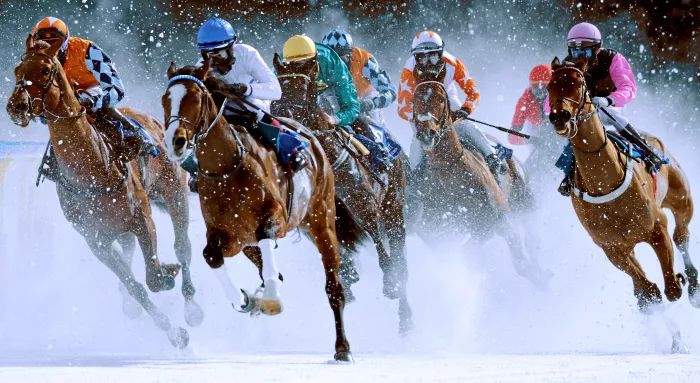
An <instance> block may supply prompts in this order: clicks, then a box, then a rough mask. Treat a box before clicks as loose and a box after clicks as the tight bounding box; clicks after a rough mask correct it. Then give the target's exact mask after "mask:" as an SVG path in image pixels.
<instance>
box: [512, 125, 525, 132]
mask: <svg viewBox="0 0 700 383" xmlns="http://www.w3.org/2000/svg"><path fill="white" fill-rule="evenodd" d="M510 130H515V131H516V132H520V131H522V130H523V126H522V125H513V126H511V127H510Z"/></svg>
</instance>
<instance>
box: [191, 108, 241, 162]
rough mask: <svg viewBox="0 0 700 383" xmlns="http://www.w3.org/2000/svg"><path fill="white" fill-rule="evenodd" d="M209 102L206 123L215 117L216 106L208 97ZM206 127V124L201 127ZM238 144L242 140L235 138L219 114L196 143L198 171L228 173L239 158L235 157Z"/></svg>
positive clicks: (209, 122)
mask: <svg viewBox="0 0 700 383" xmlns="http://www.w3.org/2000/svg"><path fill="white" fill-rule="evenodd" d="M209 103H210V105H209V118H208V119H207V123H208V124H211V122H212V121H214V119H215V118H216V115H217V108H216V105H214V102H213V100H211V99H209ZM208 128H209V126H208V125H207V126H203V127H202V129H208ZM240 145H242V142H238V141H237V140H236V139H235V137H234V135H233V133H232V131H231V127H229V125H228V122H226V119H225V118H224V117H223V116H221V117H220V118H219V119H218V120H217V121H216V122H215V123H214V126H212V127H211V129H209V131H208V132H207V133H206V134H205V135H204V136H203V137H202V139H201V140H200V141H199V143H198V144H197V159H198V161H199V168H200V171H202V172H204V173H205V174H212V175H220V174H228V173H229V172H231V171H232V169H233V167H234V166H235V164H236V163H237V161H239V160H240V159H238V158H237V153H238V151H239V150H242V148H239V146H240Z"/></svg>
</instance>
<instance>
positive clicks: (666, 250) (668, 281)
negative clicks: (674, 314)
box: [648, 209, 683, 302]
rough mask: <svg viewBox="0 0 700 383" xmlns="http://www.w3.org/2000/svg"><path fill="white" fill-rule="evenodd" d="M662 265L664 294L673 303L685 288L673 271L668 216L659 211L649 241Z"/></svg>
mask: <svg viewBox="0 0 700 383" xmlns="http://www.w3.org/2000/svg"><path fill="white" fill-rule="evenodd" d="M648 243H649V244H650V245H651V247H652V248H654V252H656V256H657V257H658V258H659V263H661V271H662V272H663V276H664V285H665V288H664V294H666V298H668V300H669V301H671V302H673V301H676V300H678V298H680V297H681V295H683V288H682V287H681V284H680V282H679V279H680V278H679V277H678V276H677V275H676V274H675V272H674V271H673V244H672V243H671V237H670V236H669V235H668V223H667V218H666V214H664V212H663V211H661V210H660V209H659V211H658V212H657V214H656V222H655V224H654V229H653V231H652V233H651V238H650V240H649V241H648Z"/></svg>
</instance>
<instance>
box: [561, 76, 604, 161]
mask: <svg viewBox="0 0 700 383" xmlns="http://www.w3.org/2000/svg"><path fill="white" fill-rule="evenodd" d="M563 69H573V70H574V71H576V72H578V73H579V74H581V77H584V73H583V71H581V70H580V69H578V68H576V67H573V66H564V67H561V68H557V69H555V70H554V72H553V73H556V72H557V71H560V70H563ZM588 99H589V97H588V87H587V86H586V81H585V79H584V80H583V81H581V99H580V100H578V101H576V100H574V99H572V98H570V97H557V98H555V99H554V101H555V102H559V101H569V102H571V103H573V104H575V105H576V113H574V114H573V116H572V117H571V119H570V120H569V121H568V122H570V126H569V127H568V128H566V130H565V131H564V134H563V135H565V136H566V137H567V138H569V139H571V138H574V137H576V135H578V132H579V125H578V124H579V123H581V122H586V121H588V120H589V119H590V118H591V117H593V115H594V114H595V113H597V112H598V111H597V109H596V108H593V110H591V111H590V112H588V113H586V114H582V112H583V108H584V107H585V106H586V105H587V104H588V105H592V104H593V103H592V102H591V101H589V100H588ZM606 141H607V139H606ZM606 143H607V142H606ZM604 146H605V145H603V147H604ZM601 149H602V147H601ZM598 151H600V149H599V150H598Z"/></svg>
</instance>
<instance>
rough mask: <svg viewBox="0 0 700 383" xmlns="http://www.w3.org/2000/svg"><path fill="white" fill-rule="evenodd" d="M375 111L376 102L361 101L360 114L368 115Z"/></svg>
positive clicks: (370, 100) (369, 100)
mask: <svg viewBox="0 0 700 383" xmlns="http://www.w3.org/2000/svg"><path fill="white" fill-rule="evenodd" d="M372 109H374V101H372V99H371V98H369V97H367V98H363V99H360V112H361V113H367V112H369V111H371V110H372Z"/></svg>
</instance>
